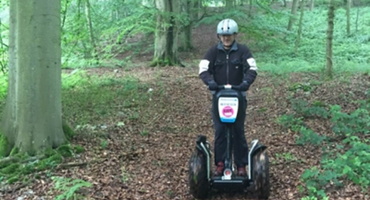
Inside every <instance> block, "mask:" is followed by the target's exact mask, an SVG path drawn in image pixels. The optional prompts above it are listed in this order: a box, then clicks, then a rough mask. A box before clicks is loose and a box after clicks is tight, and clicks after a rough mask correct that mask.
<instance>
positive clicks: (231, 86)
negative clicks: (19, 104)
mask: <svg viewBox="0 0 370 200" xmlns="http://www.w3.org/2000/svg"><path fill="white" fill-rule="evenodd" d="M218 89H219V90H222V89H233V90H238V91H240V86H239V85H229V84H228V85H219V86H218Z"/></svg>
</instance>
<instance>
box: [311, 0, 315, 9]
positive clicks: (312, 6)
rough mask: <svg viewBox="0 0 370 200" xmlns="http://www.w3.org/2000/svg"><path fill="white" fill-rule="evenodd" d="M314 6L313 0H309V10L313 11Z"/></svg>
mask: <svg viewBox="0 0 370 200" xmlns="http://www.w3.org/2000/svg"><path fill="white" fill-rule="evenodd" d="M314 8H315V0H310V11H313V9H314Z"/></svg>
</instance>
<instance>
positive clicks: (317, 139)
mask: <svg viewBox="0 0 370 200" xmlns="http://www.w3.org/2000/svg"><path fill="white" fill-rule="evenodd" d="M299 133H300V136H299V137H298V138H297V141H296V142H297V144H301V145H304V144H312V145H320V144H322V142H323V141H324V140H325V139H326V137H325V136H321V135H319V134H317V133H315V132H314V131H313V130H311V129H308V128H305V127H301V128H300V129H299Z"/></svg>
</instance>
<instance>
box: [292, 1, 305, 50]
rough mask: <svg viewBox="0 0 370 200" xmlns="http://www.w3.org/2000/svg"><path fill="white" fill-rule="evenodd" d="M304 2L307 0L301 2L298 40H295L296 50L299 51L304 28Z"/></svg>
mask: <svg viewBox="0 0 370 200" xmlns="http://www.w3.org/2000/svg"><path fill="white" fill-rule="evenodd" d="M304 3H305V0H301V2H300V4H299V7H300V10H301V15H300V17H299V23H298V34H297V40H296V41H295V51H294V52H297V51H298V48H299V43H300V42H301V37H302V29H303V16H304Z"/></svg>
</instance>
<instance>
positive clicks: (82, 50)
mask: <svg viewBox="0 0 370 200" xmlns="http://www.w3.org/2000/svg"><path fill="white" fill-rule="evenodd" d="M62 5H63V9H62V10H64V11H65V13H66V14H64V13H63V17H64V19H65V22H64V24H63V34H62V50H63V55H64V56H63V66H64V67H90V66H101V65H104V66H117V65H119V66H122V65H125V63H127V60H126V62H125V61H123V62H120V61H118V59H117V58H118V57H121V56H120V55H122V54H123V53H125V52H128V51H130V54H136V53H139V52H146V51H148V50H152V48H153V47H152V46H153V42H151V41H154V40H146V39H143V38H147V37H149V36H152V35H153V33H154V31H155V28H156V21H155V20H156V17H155V15H156V14H157V11H156V9H154V5H151V4H145V5H144V4H142V3H141V1H133V0H128V1H90V5H91V10H92V13H91V21H92V23H93V36H94V39H95V41H94V43H93V41H92V40H91V34H90V32H89V29H88V26H87V23H88V21H87V15H86V12H83V11H84V10H85V7H86V4H85V3H84V2H83V1H82V2H80V3H78V1H66V2H65V3H63V4H62ZM129 57H130V56H129ZM129 57H128V58H129Z"/></svg>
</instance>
